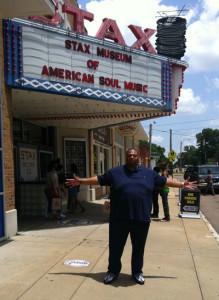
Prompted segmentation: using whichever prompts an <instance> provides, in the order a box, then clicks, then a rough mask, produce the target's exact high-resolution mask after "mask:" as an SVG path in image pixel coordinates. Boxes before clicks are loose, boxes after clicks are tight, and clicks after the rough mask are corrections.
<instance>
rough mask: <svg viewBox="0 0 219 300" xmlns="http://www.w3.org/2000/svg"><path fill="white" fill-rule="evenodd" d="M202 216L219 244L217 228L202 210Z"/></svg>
mask: <svg viewBox="0 0 219 300" xmlns="http://www.w3.org/2000/svg"><path fill="white" fill-rule="evenodd" d="M200 214H201V217H202V219H203V221H204V222H205V224H206V226H207V227H208V229H209V231H210V232H211V233H212V235H213V237H214V238H215V240H216V242H217V243H218V245H219V234H218V233H217V232H216V230H215V229H214V228H213V226H212V225H211V223H210V222H209V221H208V220H207V219H206V217H205V215H203V213H202V212H201V211H200Z"/></svg>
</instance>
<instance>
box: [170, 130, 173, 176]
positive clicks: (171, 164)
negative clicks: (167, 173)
mask: <svg viewBox="0 0 219 300" xmlns="http://www.w3.org/2000/svg"><path fill="white" fill-rule="evenodd" d="M170 151H172V129H170ZM170 170H171V173H172V178H173V163H172V162H170Z"/></svg>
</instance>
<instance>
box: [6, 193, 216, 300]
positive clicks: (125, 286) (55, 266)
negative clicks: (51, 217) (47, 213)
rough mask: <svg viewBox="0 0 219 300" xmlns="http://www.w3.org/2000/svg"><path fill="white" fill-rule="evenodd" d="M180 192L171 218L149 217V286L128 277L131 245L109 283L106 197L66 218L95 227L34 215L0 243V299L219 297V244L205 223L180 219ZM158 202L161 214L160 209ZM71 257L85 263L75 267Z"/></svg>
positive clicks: (175, 299)
mask: <svg viewBox="0 0 219 300" xmlns="http://www.w3.org/2000/svg"><path fill="white" fill-rule="evenodd" d="M178 194H179V189H176V188H171V189H170V194H169V205H170V215H171V221H170V222H169V223H163V222H160V221H158V220H156V219H154V220H152V222H151V227H150V231H149V236H148V240H147V245H146V250H145V257H144V270H143V271H144V276H145V284H144V285H143V286H140V285H138V284H136V283H135V282H134V281H133V280H132V278H131V276H130V261H131V243H130V240H128V242H127V244H126V247H125V250H124V254H123V257H122V263H123V266H122V271H121V274H120V276H119V278H118V280H117V281H115V282H114V283H113V284H112V285H104V284H103V278H104V275H105V272H106V270H107V264H108V216H107V215H106V214H104V213H103V203H104V201H105V199H101V200H97V201H95V202H89V203H85V206H86V211H85V212H84V213H77V214H75V215H74V216H73V215H72V216H67V217H66V219H70V218H73V219H85V220H90V221H92V224H90V225H84V226H72V225H60V224H58V223H57V222H56V221H52V222H49V221H46V220H44V219H43V218H31V219H30V220H29V221H26V222H25V223H24V224H20V226H19V235H17V236H16V237H13V238H12V239H11V240H8V241H6V242H2V243H0V270H1V272H0V300H14V299H21V300H35V299H37V300H38V299H42V300H52V299H55V300H56V299H59V300H67V299H68V300H69V299H74V300H77V299H79V300H82V299H87V300H90V299H92V300H94V299H95V300H96V299H97V300H105V299H114V300H117V299H119V300H121V299H126V300H128V299H138V300H145V299H148V300H168V299H170V300H181V299H182V300H185V299H186V300H190V299H192V300H201V299H204V300H216V299H219V247H218V244H217V242H216V240H215V238H214V237H213V236H212V234H211V233H210V231H209V229H208V228H207V226H206V225H205V222H204V221H203V220H202V219H186V218H179V217H178V213H179V206H178ZM159 203H160V217H161V218H162V217H163V209H162V205H161V200H159ZM67 260H85V261H87V262H89V266H87V267H70V266H68V265H65V264H64V263H65V262H66V261H67Z"/></svg>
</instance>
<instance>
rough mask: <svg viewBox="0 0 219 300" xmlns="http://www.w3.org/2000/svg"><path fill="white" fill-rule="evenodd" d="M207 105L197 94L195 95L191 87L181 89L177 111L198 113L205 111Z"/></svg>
mask: <svg viewBox="0 0 219 300" xmlns="http://www.w3.org/2000/svg"><path fill="white" fill-rule="evenodd" d="M207 107H208V105H207V104H206V103H203V102H202V101H201V99H200V97H199V96H195V95H194V92H193V90H192V89H190V88H188V89H182V90H181V96H180V99H179V104H178V110H177V113H185V114H190V115H199V114H203V113H205V112H206V109H207Z"/></svg>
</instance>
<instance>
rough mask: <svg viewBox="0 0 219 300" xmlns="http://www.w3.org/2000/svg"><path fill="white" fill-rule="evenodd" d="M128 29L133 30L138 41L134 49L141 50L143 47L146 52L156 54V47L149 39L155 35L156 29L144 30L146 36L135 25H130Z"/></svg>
mask: <svg viewBox="0 0 219 300" xmlns="http://www.w3.org/2000/svg"><path fill="white" fill-rule="evenodd" d="M128 28H130V29H131V31H132V32H133V34H134V35H135V37H136V38H137V41H136V42H135V43H134V44H133V45H132V47H133V48H136V49H140V47H142V48H143V49H144V50H145V51H148V52H152V53H156V51H155V49H154V47H153V46H152V45H151V43H150V42H149V41H148V40H149V38H150V37H151V36H152V35H153V34H154V32H155V30H154V29H149V28H146V29H145V30H144V32H145V34H144V33H143V32H142V29H141V27H139V26H135V25H129V26H128Z"/></svg>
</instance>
